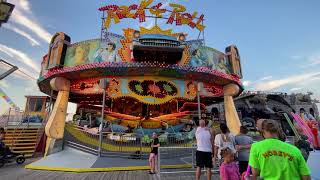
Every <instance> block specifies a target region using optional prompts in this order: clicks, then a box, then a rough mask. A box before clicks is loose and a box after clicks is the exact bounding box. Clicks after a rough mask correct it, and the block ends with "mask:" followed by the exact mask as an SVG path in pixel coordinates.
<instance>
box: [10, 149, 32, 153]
mask: <svg viewBox="0 0 320 180" xmlns="http://www.w3.org/2000/svg"><path fill="white" fill-rule="evenodd" d="M12 151H13V152H16V153H21V154H30V153H34V149H33V150H12Z"/></svg>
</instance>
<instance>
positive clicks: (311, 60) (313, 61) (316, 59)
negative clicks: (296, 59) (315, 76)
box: [308, 54, 320, 66]
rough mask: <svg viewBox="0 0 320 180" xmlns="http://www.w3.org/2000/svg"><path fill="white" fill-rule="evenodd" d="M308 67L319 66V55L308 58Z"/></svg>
mask: <svg viewBox="0 0 320 180" xmlns="http://www.w3.org/2000/svg"><path fill="white" fill-rule="evenodd" d="M308 62H309V66H314V65H318V64H320V55H319V54H318V55H312V56H310V57H308Z"/></svg>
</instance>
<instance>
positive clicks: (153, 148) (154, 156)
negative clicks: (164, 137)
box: [149, 132, 160, 174]
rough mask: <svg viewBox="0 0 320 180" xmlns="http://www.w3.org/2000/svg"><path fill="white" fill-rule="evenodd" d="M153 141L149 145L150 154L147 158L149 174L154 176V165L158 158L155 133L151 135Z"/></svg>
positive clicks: (157, 140) (157, 144) (157, 141)
mask: <svg viewBox="0 0 320 180" xmlns="http://www.w3.org/2000/svg"><path fill="white" fill-rule="evenodd" d="M152 138H153V141H152V143H151V152H150V156H149V165H150V171H149V174H155V169H156V163H157V158H158V148H159V147H160V143H159V139H158V135H157V133H155V132H154V133H153V134H152Z"/></svg>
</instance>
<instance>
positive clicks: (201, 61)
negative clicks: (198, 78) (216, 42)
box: [189, 44, 232, 74]
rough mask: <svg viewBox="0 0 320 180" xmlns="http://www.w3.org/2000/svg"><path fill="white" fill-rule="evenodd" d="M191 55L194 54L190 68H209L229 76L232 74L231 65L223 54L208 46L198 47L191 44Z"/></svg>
mask: <svg viewBox="0 0 320 180" xmlns="http://www.w3.org/2000/svg"><path fill="white" fill-rule="evenodd" d="M190 53H191V54H192V56H191V60H190V62H189V65H190V66H194V67H207V68H209V69H216V70H218V71H221V72H223V73H227V74H230V73H231V72H232V71H231V64H230V62H229V61H228V59H227V58H226V57H225V55H224V53H222V52H219V51H217V50H215V49H212V48H209V47H206V46H198V47H196V46H193V45H192V44H191V48H190Z"/></svg>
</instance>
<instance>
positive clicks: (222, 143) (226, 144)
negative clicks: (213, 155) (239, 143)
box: [214, 134, 236, 159]
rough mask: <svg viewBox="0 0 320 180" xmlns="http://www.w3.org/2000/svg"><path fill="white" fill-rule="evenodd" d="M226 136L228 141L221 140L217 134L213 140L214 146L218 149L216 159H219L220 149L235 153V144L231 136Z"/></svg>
mask: <svg viewBox="0 0 320 180" xmlns="http://www.w3.org/2000/svg"><path fill="white" fill-rule="evenodd" d="M226 136H228V137H229V139H230V141H224V140H223V139H222V136H221V134H217V135H216V137H215V139H214V145H215V146H217V147H219V149H218V158H219V159H221V155H220V153H221V149H223V148H227V147H228V148H230V149H231V150H232V151H233V152H234V153H235V152H236V150H235V148H234V145H235V142H234V136H233V135H232V134H227V135H226Z"/></svg>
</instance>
